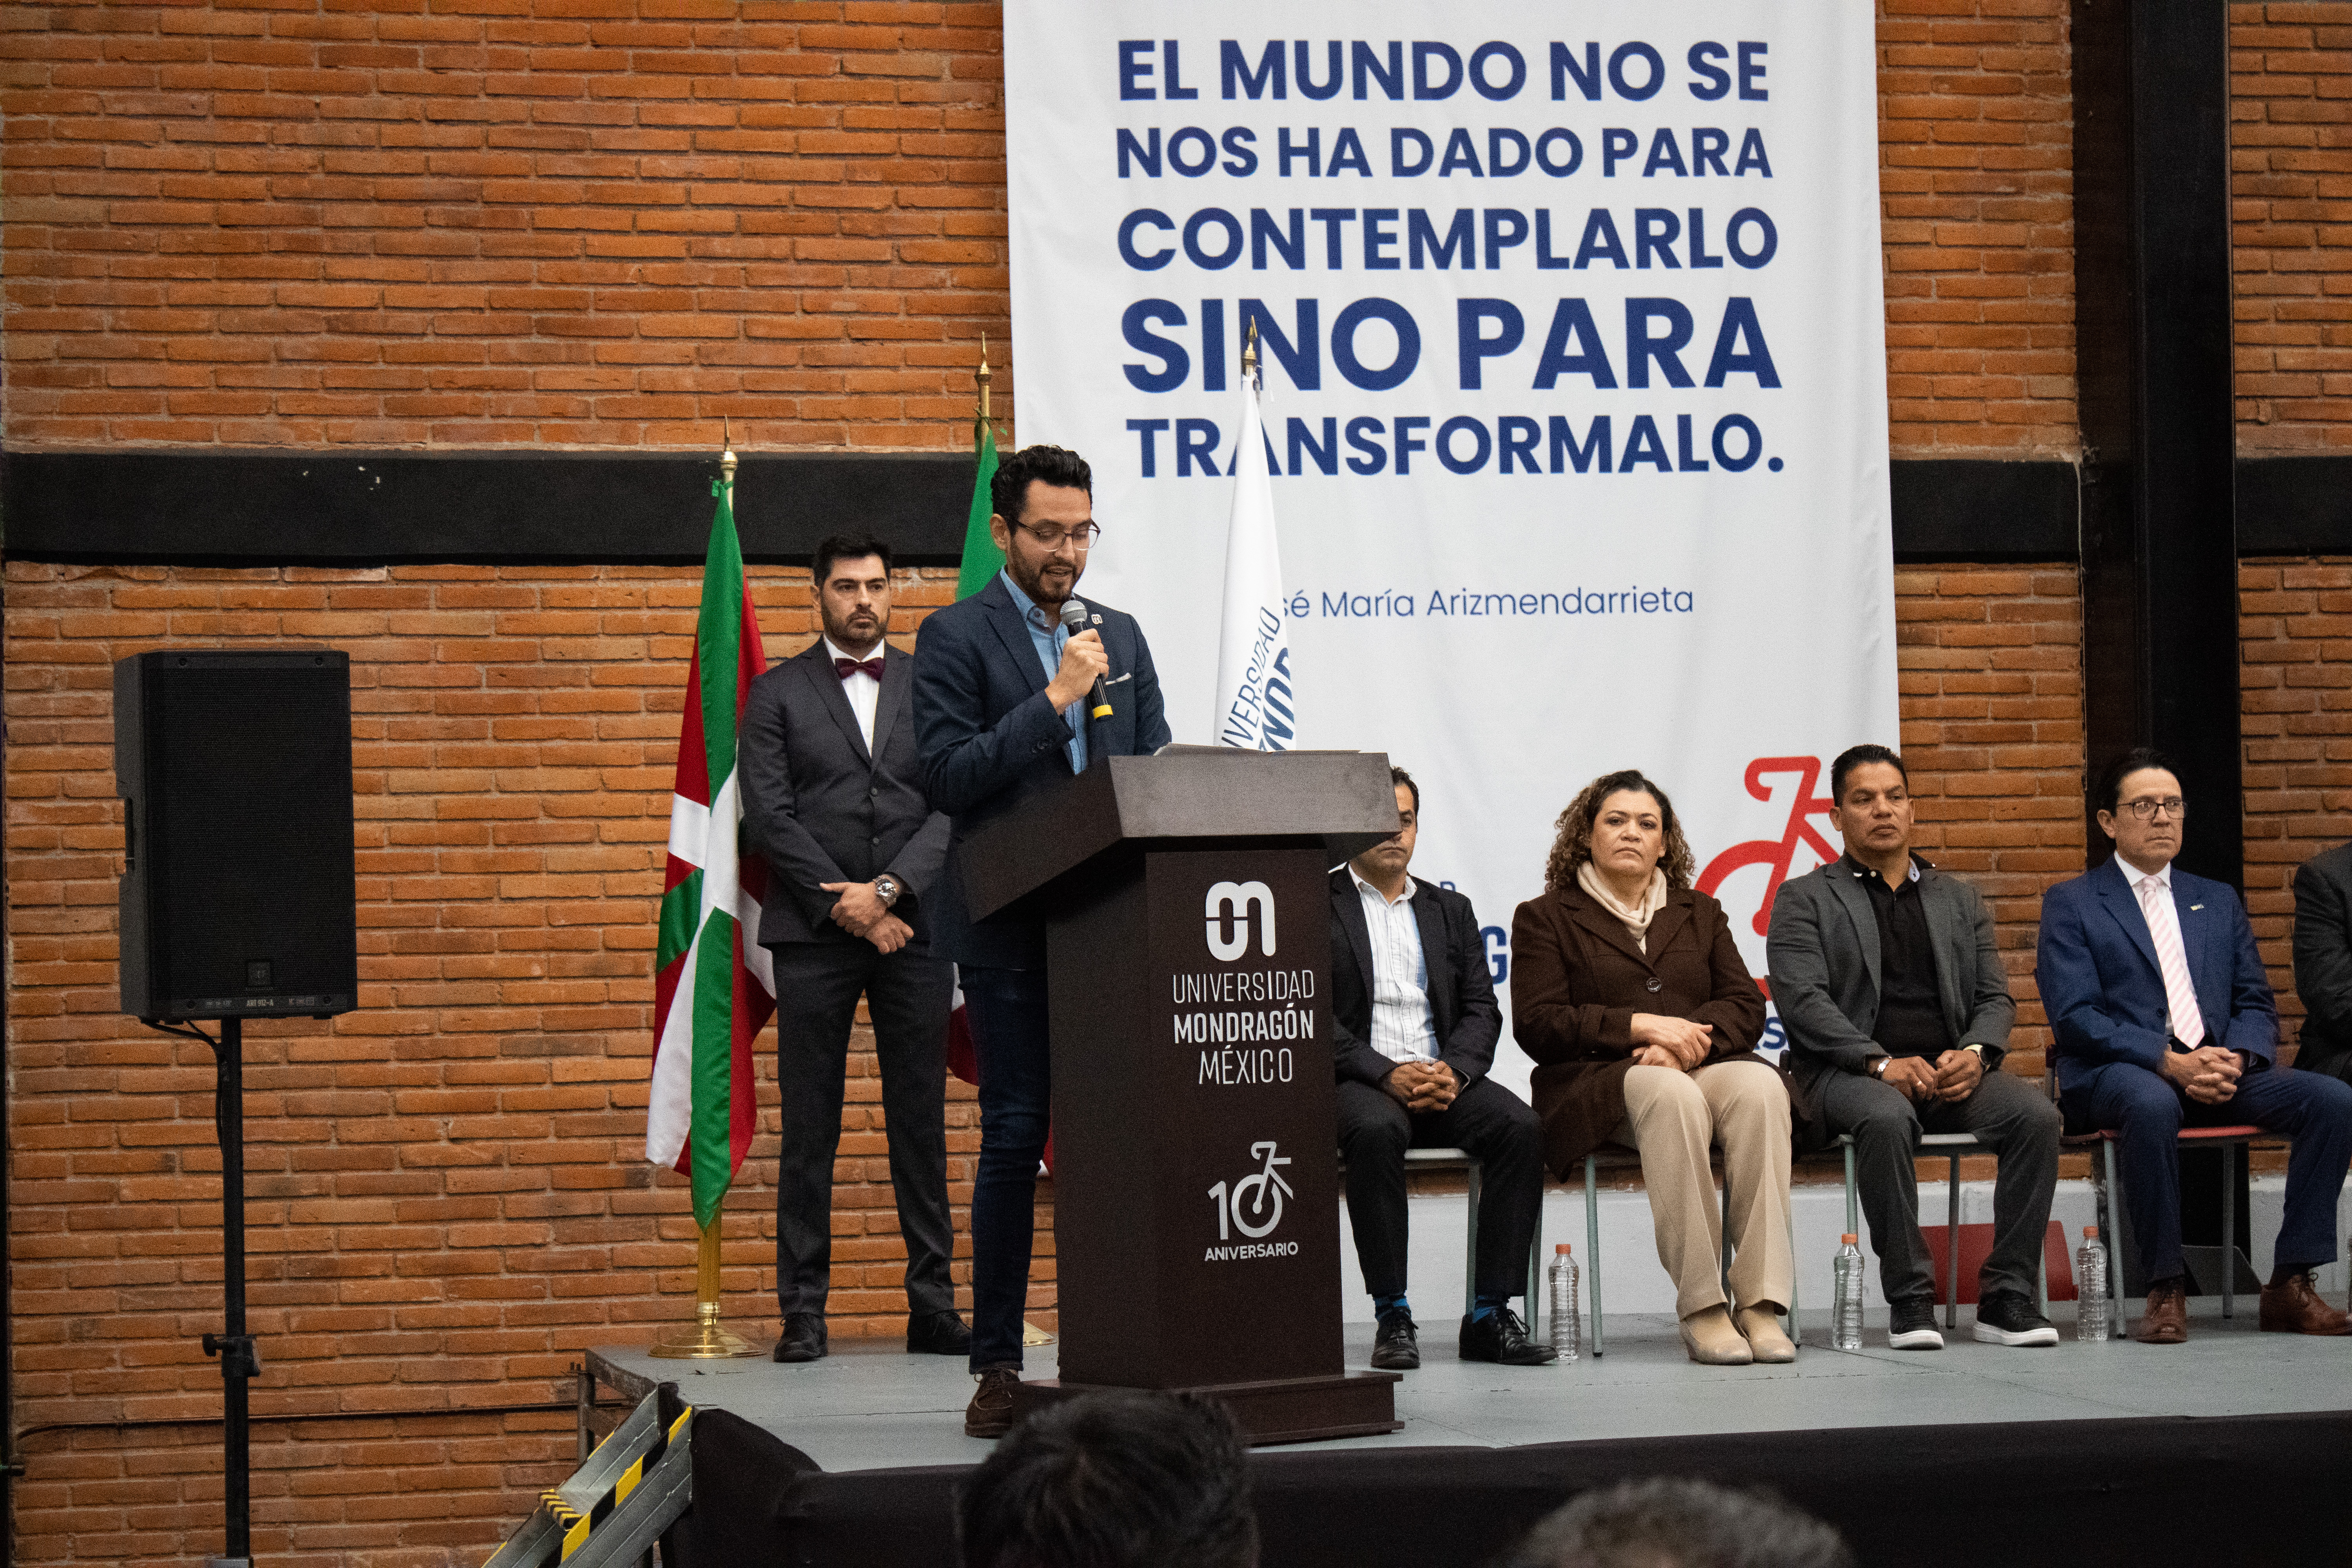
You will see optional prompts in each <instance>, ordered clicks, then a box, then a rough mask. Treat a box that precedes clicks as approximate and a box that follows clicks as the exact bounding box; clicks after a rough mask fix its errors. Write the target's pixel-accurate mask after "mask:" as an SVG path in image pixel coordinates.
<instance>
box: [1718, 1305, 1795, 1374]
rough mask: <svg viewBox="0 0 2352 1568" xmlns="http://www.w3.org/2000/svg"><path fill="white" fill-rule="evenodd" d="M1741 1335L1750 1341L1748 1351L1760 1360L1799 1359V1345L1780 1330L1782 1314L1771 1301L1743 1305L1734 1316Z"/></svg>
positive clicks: (1734, 1321)
mask: <svg viewBox="0 0 2352 1568" xmlns="http://www.w3.org/2000/svg"><path fill="white" fill-rule="evenodd" d="M1732 1322H1733V1323H1734V1324H1735V1325H1736V1326H1737V1327H1738V1330H1739V1334H1740V1337H1741V1338H1742V1339H1744V1340H1746V1341H1747V1342H1748V1351H1749V1352H1751V1353H1752V1354H1753V1355H1754V1356H1755V1357H1756V1359H1757V1360H1758V1361H1760V1362H1784V1361H1794V1360H1796V1359H1797V1347H1796V1346H1795V1345H1794V1344H1791V1343H1790V1341H1789V1336H1788V1335H1787V1334H1785V1333H1783V1332H1781V1331H1780V1312H1779V1311H1778V1310H1775V1309H1774V1308H1773V1306H1772V1305H1771V1303H1769V1302H1765V1303H1762V1304H1761V1305H1759V1306H1754V1307H1742V1308H1740V1309H1739V1310H1738V1313H1736V1314H1735V1315H1734V1316H1733V1318H1732Z"/></svg>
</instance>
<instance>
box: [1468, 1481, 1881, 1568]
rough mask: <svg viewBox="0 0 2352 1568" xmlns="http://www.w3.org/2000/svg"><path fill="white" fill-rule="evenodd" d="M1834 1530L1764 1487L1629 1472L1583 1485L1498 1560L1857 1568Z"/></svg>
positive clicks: (1529, 1564) (1541, 1567) (1551, 1565)
mask: <svg viewBox="0 0 2352 1568" xmlns="http://www.w3.org/2000/svg"><path fill="white" fill-rule="evenodd" d="M1499 1568H1853V1553H1852V1552H1849V1551H1848V1550H1847V1549H1846V1544H1845V1542H1844V1540H1843V1538H1842V1537H1840V1536H1839V1534H1838V1532H1837V1531H1834V1530H1832V1529H1831V1528H1830V1527H1829V1526H1828V1525H1826V1524H1823V1523H1822V1521H1819V1520H1817V1519H1815V1518H1813V1517H1812V1516H1811V1515H1810V1514H1807V1513H1804V1512H1801V1511H1800V1510H1797V1509H1794V1508H1791V1507H1790V1506H1789V1505H1788V1504H1787V1503H1785V1502H1782V1501H1781V1500H1780V1499H1778V1498H1776V1497H1774V1496H1772V1495H1771V1494H1770V1493H1769V1492H1761V1491H1738V1490H1734V1489H1731V1488H1729V1487H1719V1486H1716V1485H1714V1484H1712V1483H1711V1482H1707V1481H1696V1480H1682V1479H1658V1480H1647V1481H1625V1482H1622V1483H1621V1484H1620V1485H1617V1486H1613V1487H1608V1488H1605V1489H1599V1490H1595V1491H1589V1492H1586V1493H1585V1494H1584V1495H1583V1496H1581V1497H1580V1498H1578V1499H1576V1500H1574V1501H1573V1502H1570V1503H1569V1504H1567V1505H1566V1506H1565V1507H1563V1508H1560V1509H1559V1510H1556V1511H1555V1512H1553V1513H1552V1514H1550V1515H1549V1517H1547V1518H1546V1519H1545V1520H1544V1521H1543V1522H1542V1523H1540V1524H1538V1525H1537V1526H1536V1527H1535V1529H1534V1530H1533V1531H1530V1532H1529V1533H1528V1538H1527V1539H1526V1540H1525V1541H1523V1542H1520V1543H1519V1545H1518V1548H1517V1550H1516V1551H1515V1552H1512V1553H1510V1554H1509V1555H1508V1556H1507V1557H1506V1558H1504V1560H1503V1563H1502V1564H1501V1565H1499Z"/></svg>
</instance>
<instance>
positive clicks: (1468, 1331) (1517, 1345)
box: [1461, 1307, 1559, 1366]
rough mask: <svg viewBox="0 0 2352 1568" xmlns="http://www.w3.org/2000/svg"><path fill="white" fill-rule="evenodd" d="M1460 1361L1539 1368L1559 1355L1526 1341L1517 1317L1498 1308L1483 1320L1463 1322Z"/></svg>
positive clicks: (1550, 1349)
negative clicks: (1489, 1362)
mask: <svg viewBox="0 0 2352 1568" xmlns="http://www.w3.org/2000/svg"><path fill="white" fill-rule="evenodd" d="M1461 1350H1462V1359H1463V1360H1464V1361H1491V1362H1499V1363H1502V1364H1503V1365H1505V1366H1541V1365H1543V1364H1544V1363H1546V1362H1548V1361H1550V1360H1551V1359H1552V1358H1553V1357H1555V1356H1557V1355H1558V1354H1559V1352H1557V1351H1555V1350H1553V1349H1552V1348H1551V1347H1550V1346H1549V1345H1539V1344H1538V1343H1536V1342H1534V1341H1533V1340H1530V1339H1529V1338H1528V1331H1527V1330H1526V1329H1525V1328H1524V1327H1523V1326H1521V1324H1520V1322H1519V1319H1518V1314H1517V1313H1516V1312H1514V1311H1512V1310H1510V1309H1509V1308H1508V1307H1497V1308H1496V1309H1495V1310H1493V1311H1491V1312H1489V1313H1487V1314H1486V1316H1485V1317H1483V1318H1465V1319H1463V1320H1462V1344H1461Z"/></svg>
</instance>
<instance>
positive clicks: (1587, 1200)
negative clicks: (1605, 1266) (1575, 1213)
mask: <svg viewBox="0 0 2352 1568" xmlns="http://www.w3.org/2000/svg"><path fill="white" fill-rule="evenodd" d="M1595 1164H1596V1162H1595V1161H1594V1160H1593V1157H1592V1156H1591V1155H1590V1154H1587V1155H1586V1156H1585V1157H1584V1299H1585V1303H1586V1305H1587V1306H1589V1307H1590V1308H1591V1318H1592V1359H1593V1360H1595V1361H1598V1360H1600V1359H1601V1205H1600V1200H1599V1197H1598V1194H1596V1193H1595V1191H1594V1187H1595V1183H1594V1181H1593V1171H1594V1168H1595Z"/></svg>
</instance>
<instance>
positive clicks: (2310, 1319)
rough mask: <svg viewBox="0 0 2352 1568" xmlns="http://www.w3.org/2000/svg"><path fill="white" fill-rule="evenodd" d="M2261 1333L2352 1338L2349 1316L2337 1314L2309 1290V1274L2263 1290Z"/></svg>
mask: <svg viewBox="0 0 2352 1568" xmlns="http://www.w3.org/2000/svg"><path fill="white" fill-rule="evenodd" d="M2262 1322H2263V1331H2264V1332H2265V1333H2273V1334H2352V1312H2339V1311H2337V1310H2336V1309H2335V1308H2333V1307H2331V1306H2329V1305H2328V1304H2327V1303H2326V1301H2325V1300H2321V1299H2320V1295H2319V1292H2318V1291H2317V1290H2315V1289H2312V1284H2311V1276H2310V1275H2309V1274H2293V1275H2289V1276H2288V1277H2287V1282H2286V1283H2285V1284H2284V1285H2278V1286H2271V1285H2265V1286H2263V1313H2262Z"/></svg>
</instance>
